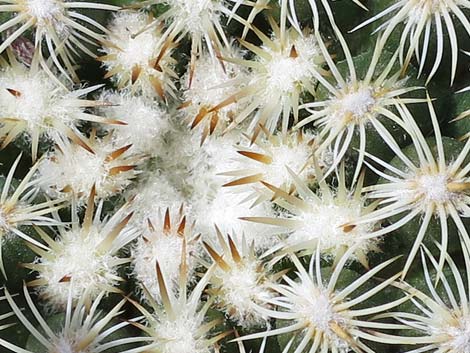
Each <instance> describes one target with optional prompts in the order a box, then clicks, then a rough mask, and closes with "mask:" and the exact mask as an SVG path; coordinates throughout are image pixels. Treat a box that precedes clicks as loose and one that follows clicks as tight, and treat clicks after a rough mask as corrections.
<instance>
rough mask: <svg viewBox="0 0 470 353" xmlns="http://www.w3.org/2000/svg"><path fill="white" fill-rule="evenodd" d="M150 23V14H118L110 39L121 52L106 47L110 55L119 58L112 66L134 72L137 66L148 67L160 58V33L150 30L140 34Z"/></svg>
mask: <svg viewBox="0 0 470 353" xmlns="http://www.w3.org/2000/svg"><path fill="white" fill-rule="evenodd" d="M149 23H150V21H149V16H148V14H146V13H144V12H130V11H122V12H118V13H117V14H116V15H115V16H114V19H113V21H112V22H111V24H110V26H109V31H110V32H111V33H110V35H109V39H110V40H111V41H112V42H113V43H115V44H116V45H117V46H118V47H119V48H120V49H121V50H118V49H117V48H113V47H111V46H110V47H106V46H105V47H104V50H105V51H106V52H107V53H108V54H111V53H112V54H115V55H116V56H117V58H116V63H115V64H112V63H111V62H110V63H109V64H110V65H112V66H122V68H123V69H125V70H132V68H133V67H134V66H135V65H139V66H142V67H146V66H148V65H149V61H150V60H152V59H155V58H156V57H158V54H159V50H160V46H159V45H158V44H159V42H160V41H161V37H160V36H159V32H157V31H155V29H150V30H147V31H144V32H142V33H139V34H138V35H136V34H137V33H138V32H140V31H141V30H142V29H143V28H144V27H145V26H147V25H148V24H149Z"/></svg>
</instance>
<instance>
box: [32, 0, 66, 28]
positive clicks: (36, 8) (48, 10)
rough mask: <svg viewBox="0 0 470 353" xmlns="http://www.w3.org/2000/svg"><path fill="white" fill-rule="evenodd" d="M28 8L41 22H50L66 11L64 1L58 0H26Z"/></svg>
mask: <svg viewBox="0 0 470 353" xmlns="http://www.w3.org/2000/svg"><path fill="white" fill-rule="evenodd" d="M26 8H27V11H28V13H29V15H30V16H31V17H35V18H37V20H38V21H39V23H40V24H41V23H44V22H50V21H51V20H52V19H54V18H56V17H57V16H58V15H60V14H62V13H63V12H64V7H63V1H58V0H26Z"/></svg>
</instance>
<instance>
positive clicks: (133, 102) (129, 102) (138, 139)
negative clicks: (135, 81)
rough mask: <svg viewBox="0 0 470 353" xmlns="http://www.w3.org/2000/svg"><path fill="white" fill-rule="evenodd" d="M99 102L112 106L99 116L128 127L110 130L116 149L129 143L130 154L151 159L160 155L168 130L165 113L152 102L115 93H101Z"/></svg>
mask: <svg viewBox="0 0 470 353" xmlns="http://www.w3.org/2000/svg"><path fill="white" fill-rule="evenodd" d="M100 100H102V101H105V102H109V103H111V104H113V106H111V107H107V108H106V109H101V111H102V113H103V114H102V116H106V117H108V118H110V119H115V120H119V121H122V122H124V123H126V124H127V125H113V126H110V127H109V130H110V131H112V140H113V143H114V145H115V146H125V145H128V144H132V149H131V151H132V152H134V153H145V154H149V155H152V156H154V155H159V154H160V153H161V152H162V149H163V148H164V135H165V133H166V132H167V131H168V129H169V126H168V125H169V124H168V116H167V114H168V113H167V112H166V111H164V110H163V109H162V108H160V107H159V106H158V104H157V103H156V102H155V101H153V100H150V99H146V98H144V97H134V96H131V95H128V94H119V93H115V92H105V93H103V94H102V95H101V97H100Z"/></svg>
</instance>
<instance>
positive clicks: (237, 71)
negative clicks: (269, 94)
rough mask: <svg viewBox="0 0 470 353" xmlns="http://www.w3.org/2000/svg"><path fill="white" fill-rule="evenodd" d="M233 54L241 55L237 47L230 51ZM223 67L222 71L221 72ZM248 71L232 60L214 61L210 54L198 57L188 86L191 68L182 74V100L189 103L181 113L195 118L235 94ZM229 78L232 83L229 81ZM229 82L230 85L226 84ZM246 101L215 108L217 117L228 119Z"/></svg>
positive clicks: (238, 56) (223, 119) (234, 55)
mask: <svg viewBox="0 0 470 353" xmlns="http://www.w3.org/2000/svg"><path fill="white" fill-rule="evenodd" d="M230 52H231V53H232V55H231V56H232V57H236V58H241V57H242V56H241V54H240V53H238V51H237V50H235V49H232V50H230ZM224 69H225V71H224ZM247 75H248V73H247V72H246V70H245V69H243V67H240V66H239V65H234V64H231V63H228V62H227V63H224V67H222V65H221V64H220V61H218V60H215V59H214V58H213V57H211V56H210V55H208V54H206V53H204V54H201V56H200V57H199V58H198V59H197V61H196V64H195V69H194V73H193V76H192V81H191V86H190V85H189V79H190V69H188V71H187V72H186V74H185V75H184V76H183V77H182V79H181V82H182V87H188V88H187V89H186V90H185V91H184V92H183V97H184V101H185V102H191V104H190V105H189V106H187V107H186V108H184V109H183V112H184V113H185V115H186V116H187V118H189V119H194V118H195V117H196V116H197V114H199V112H200V110H201V109H203V108H205V109H210V108H212V107H214V106H216V105H218V104H219V103H220V102H222V101H224V100H225V99H226V98H227V97H230V96H232V95H233V94H235V93H237V92H238V91H239V90H240V88H241V84H240V82H242V81H243V80H244V79H246V77H247ZM231 81H232V82H231ZM228 82H231V83H230V84H227V83H228ZM247 104H248V102H245V103H244V104H243V105H241V104H239V103H234V104H230V105H228V106H226V107H224V108H222V109H219V110H218V111H217V114H218V117H219V119H221V120H222V121H223V122H225V123H227V122H229V121H230V120H231V119H232V118H233V117H234V116H235V115H236V114H237V113H239V112H241V110H242V109H243V108H244V107H246V106H247Z"/></svg>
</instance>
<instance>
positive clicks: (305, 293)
mask: <svg viewBox="0 0 470 353" xmlns="http://www.w3.org/2000/svg"><path fill="white" fill-rule="evenodd" d="M293 289H295V300H292V299H293V298H292V299H291V300H292V308H291V309H290V310H291V312H294V313H295V314H296V316H297V317H298V320H299V321H301V322H305V323H307V324H308V325H309V326H312V327H313V328H315V329H316V330H318V331H320V332H322V333H323V335H325V336H326V337H327V338H328V340H329V341H330V342H331V344H332V346H334V347H336V348H337V351H338V352H341V353H348V352H349V351H350V346H349V344H348V343H347V342H346V341H344V340H343V339H342V338H341V337H340V336H338V334H336V333H335V331H333V329H332V328H331V325H332V324H333V323H334V324H336V325H338V326H340V327H342V328H343V329H344V325H345V321H346V320H345V318H343V317H341V315H340V314H338V313H337V312H335V310H334V308H333V305H334V303H333V302H332V301H331V299H330V294H329V293H328V291H327V290H326V289H323V288H317V287H314V286H312V284H311V283H304V282H301V283H298V284H296V285H295V287H294V288H293Z"/></svg>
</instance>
